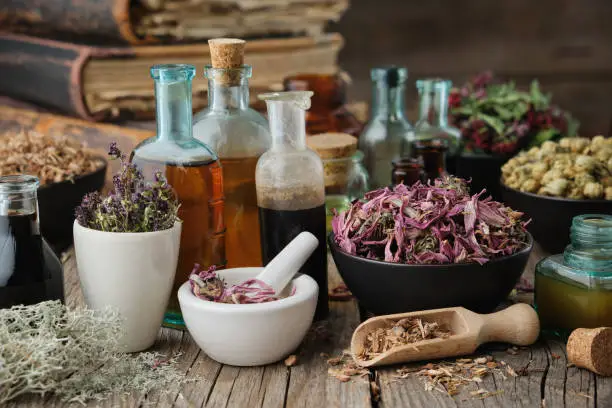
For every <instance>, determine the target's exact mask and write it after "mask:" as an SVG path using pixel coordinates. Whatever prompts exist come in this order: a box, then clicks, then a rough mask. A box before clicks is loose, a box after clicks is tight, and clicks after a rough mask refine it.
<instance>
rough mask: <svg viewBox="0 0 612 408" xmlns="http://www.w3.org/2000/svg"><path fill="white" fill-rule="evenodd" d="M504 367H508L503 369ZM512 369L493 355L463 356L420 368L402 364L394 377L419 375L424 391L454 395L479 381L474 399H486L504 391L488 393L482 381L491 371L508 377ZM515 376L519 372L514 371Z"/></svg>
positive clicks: (472, 393) (473, 393)
mask: <svg viewBox="0 0 612 408" xmlns="http://www.w3.org/2000/svg"><path fill="white" fill-rule="evenodd" d="M502 367H505V369H502ZM509 370H511V371H512V372H514V370H512V368H510V366H508V365H507V364H506V363H503V362H499V363H498V362H496V361H494V360H493V357H491V356H486V357H479V358H475V359H470V358H460V359H457V360H455V361H443V362H440V363H435V364H434V363H429V364H426V365H424V366H421V367H402V368H399V369H398V370H397V374H396V375H395V378H399V379H405V378H408V377H411V376H418V377H420V378H421V379H423V380H424V382H425V390H427V391H434V390H437V391H440V392H443V393H445V394H447V395H448V396H451V397H453V396H455V395H458V394H459V393H460V392H461V389H462V387H463V386H465V385H468V384H477V385H478V386H479V389H478V390H477V391H473V392H471V393H470V395H471V396H472V398H478V399H483V398H487V397H491V396H494V395H498V394H500V393H501V392H503V391H494V392H489V391H487V390H485V389H484V388H482V387H481V384H482V380H483V378H484V377H486V376H488V375H489V374H497V375H499V376H500V377H501V378H503V379H506V378H507V376H506V375H505V374H504V372H507V373H509V372H510V371H509ZM514 376H516V373H514Z"/></svg>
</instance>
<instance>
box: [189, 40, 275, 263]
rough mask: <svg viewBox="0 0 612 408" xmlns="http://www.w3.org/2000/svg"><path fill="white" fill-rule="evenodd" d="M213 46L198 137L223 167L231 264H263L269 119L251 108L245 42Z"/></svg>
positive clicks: (198, 116)
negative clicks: (263, 160) (261, 165)
mask: <svg viewBox="0 0 612 408" xmlns="http://www.w3.org/2000/svg"><path fill="white" fill-rule="evenodd" d="M209 45H210V51H211V56H212V65H208V66H206V68H205V71H204V75H205V76H206V78H207V79H208V107H207V108H206V109H205V110H204V111H202V112H200V113H198V114H196V115H195V117H194V125H193V136H194V137H195V138H196V139H198V140H200V141H201V142H203V143H205V144H206V145H208V146H210V147H211V148H212V149H213V150H214V151H215V152H216V153H217V155H218V156H219V159H220V160H221V165H222V166H223V187H224V191H225V216H224V217H225V225H226V227H227V233H226V235H225V250H226V255H227V262H228V267H230V268H237V267H245V266H261V264H262V261H261V245H260V241H259V216H258V212H257V196H256V193H255V167H256V166H257V160H258V159H259V157H260V156H261V155H262V154H263V153H264V152H265V151H266V150H268V148H269V147H270V142H271V137H270V132H269V130H268V122H267V121H266V119H265V118H264V117H263V116H262V115H261V114H260V113H258V112H257V111H255V110H253V109H251V108H249V78H250V77H251V72H252V69H251V67H250V66H249V65H244V64H243V63H242V62H243V52H244V45H245V42H244V41H242V40H238V39H215V40H210V41H209Z"/></svg>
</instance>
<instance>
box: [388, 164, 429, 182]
mask: <svg viewBox="0 0 612 408" xmlns="http://www.w3.org/2000/svg"><path fill="white" fill-rule="evenodd" d="M391 165H392V166H393V171H392V172H391V183H392V185H394V186H395V185H397V184H401V183H403V184H404V185H406V186H411V185H413V184H414V183H416V182H417V181H423V178H424V177H423V176H424V173H423V163H422V161H421V160H420V159H415V158H412V157H403V158H401V159H398V160H393V162H392V163H391Z"/></svg>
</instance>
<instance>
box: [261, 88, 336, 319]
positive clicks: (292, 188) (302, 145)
mask: <svg viewBox="0 0 612 408" xmlns="http://www.w3.org/2000/svg"><path fill="white" fill-rule="evenodd" d="M311 95H312V92H305V91H302V92H300V91H295V92H278V93H270V94H263V95H260V98H261V99H262V100H265V101H266V105H267V107H268V118H269V120H270V131H271V133H272V147H271V148H270V150H268V151H267V152H266V153H264V154H263V155H262V156H261V158H260V159H259V162H258V163H257V172H256V176H255V177H256V185H257V205H258V206H259V218H260V220H261V244H262V256H263V261H264V264H267V263H268V262H269V261H270V260H272V258H274V256H276V254H278V253H279V252H280V251H281V250H282V249H283V248H284V247H285V246H286V245H287V244H288V243H289V242H290V241H291V240H292V239H293V238H295V237H296V236H297V235H298V234H299V233H300V232H302V231H309V232H311V233H312V234H314V235H315V236H316V237H317V239H318V240H319V246H318V247H317V249H315V252H314V253H313V254H312V255H311V256H310V258H309V259H308V261H306V264H304V266H303V267H302V268H301V269H300V272H301V273H304V274H306V275H309V276H311V277H312V278H313V279H314V280H315V281H316V282H317V284H318V285H319V299H318V302H317V309H316V312H315V318H316V319H322V318H324V317H325V316H326V315H327V313H328V304H327V252H326V244H325V242H326V241H325V238H326V236H325V184H324V177H323V163H322V162H321V159H320V158H319V156H318V155H317V154H316V153H315V152H314V151H312V150H310V149H308V148H307V147H306V126H305V119H304V116H305V115H304V112H305V110H306V109H308V108H309V106H310V96H311Z"/></svg>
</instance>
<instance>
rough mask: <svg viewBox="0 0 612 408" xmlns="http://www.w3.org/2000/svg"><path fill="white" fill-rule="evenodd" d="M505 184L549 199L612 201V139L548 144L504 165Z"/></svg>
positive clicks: (503, 178) (599, 137)
mask: <svg viewBox="0 0 612 408" xmlns="http://www.w3.org/2000/svg"><path fill="white" fill-rule="evenodd" d="M502 182H503V183H504V184H505V185H506V186H508V187H510V188H514V189H517V190H520V191H525V192H529V193H536V194H540V195H546V196H553V197H565V198H572V199H606V200H612V139H611V138H605V137H603V136H595V137H594V138H593V139H590V140H589V139H587V138H584V137H571V138H564V139H561V140H560V141H559V142H558V143H555V142H550V141H549V142H545V143H544V144H542V146H541V147H539V148H537V147H533V148H531V149H530V150H528V151H526V152H521V153H519V154H518V155H517V156H516V157H513V158H512V159H510V160H509V161H508V162H507V163H506V164H504V165H503V166H502Z"/></svg>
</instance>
